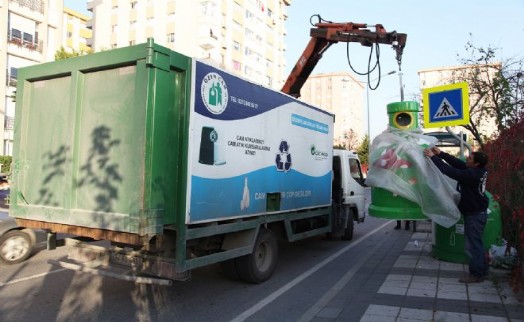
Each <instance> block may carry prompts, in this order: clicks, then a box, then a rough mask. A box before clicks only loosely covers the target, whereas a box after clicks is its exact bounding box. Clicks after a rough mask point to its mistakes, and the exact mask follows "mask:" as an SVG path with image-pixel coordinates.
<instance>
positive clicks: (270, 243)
mask: <svg viewBox="0 0 524 322" xmlns="http://www.w3.org/2000/svg"><path fill="white" fill-rule="evenodd" d="M277 258H278V243H277V238H276V237H275V234H273V232H272V231H271V230H269V229H261V230H260V232H259V233H258V237H257V241H256V242H255V247H254V248H253V253H251V254H249V255H246V256H242V257H239V258H237V259H236V260H235V261H236V263H235V264H236V265H235V266H236V269H237V273H238V277H239V278H240V279H241V280H243V281H246V282H250V283H255V284H258V283H262V282H264V281H265V280H267V279H269V277H271V274H273V271H274V270H275V267H276V264H277Z"/></svg>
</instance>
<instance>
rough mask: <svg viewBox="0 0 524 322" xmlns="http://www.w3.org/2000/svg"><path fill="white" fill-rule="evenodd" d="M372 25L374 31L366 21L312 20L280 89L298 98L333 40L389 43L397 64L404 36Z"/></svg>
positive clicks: (380, 26) (402, 47)
mask: <svg viewBox="0 0 524 322" xmlns="http://www.w3.org/2000/svg"><path fill="white" fill-rule="evenodd" d="M374 27H375V31H371V30H369V29H366V28H368V25H367V24H361V23H352V22H347V23H333V22H322V23H321V22H319V23H316V24H315V28H311V31H310V35H311V39H310V40H309V43H308V45H307V46H306V49H305V50H304V52H303V53H302V55H301V56H300V58H299V59H298V61H297V63H296V64H295V67H294V68H293V70H292V71H291V73H290V74H289V76H288V78H287V80H286V83H285V84H284V86H283V87H282V89H281V91H282V92H284V93H286V94H289V95H291V96H294V97H300V89H301V88H302V86H303V85H304V83H305V82H306V80H307V79H308V77H309V75H310V74H311V72H312V71H313V69H314V68H315V66H316V65H317V63H318V61H319V60H320V59H321V58H322V55H323V54H324V52H325V51H326V50H328V49H329V47H330V46H331V45H332V44H334V43H337V42H358V43H360V44H361V45H362V46H367V47H369V46H372V45H373V44H388V45H393V47H394V48H395V49H396V51H397V60H398V61H399V64H400V60H401V59H402V58H401V57H402V51H403V49H404V47H405V45H406V39H407V35H406V34H401V33H397V32H395V31H393V32H386V30H385V29H384V27H383V26H382V25H380V24H377V25H375V26H374Z"/></svg>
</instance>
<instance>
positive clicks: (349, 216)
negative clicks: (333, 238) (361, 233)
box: [342, 208, 355, 240]
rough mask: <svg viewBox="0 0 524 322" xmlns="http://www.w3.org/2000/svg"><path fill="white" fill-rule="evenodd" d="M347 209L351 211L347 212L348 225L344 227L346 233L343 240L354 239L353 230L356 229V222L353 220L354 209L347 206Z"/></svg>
mask: <svg viewBox="0 0 524 322" xmlns="http://www.w3.org/2000/svg"><path fill="white" fill-rule="evenodd" d="M345 211H347V212H349V213H348V214H347V225H346V227H345V228H344V233H343V235H342V239H343V240H352V239H353V231H354V229H355V222H354V221H353V220H354V219H353V218H354V217H353V212H354V209H352V208H345Z"/></svg>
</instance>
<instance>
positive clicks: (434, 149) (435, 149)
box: [431, 146, 440, 155]
mask: <svg viewBox="0 0 524 322" xmlns="http://www.w3.org/2000/svg"><path fill="white" fill-rule="evenodd" d="M431 151H433V153H434V154H435V155H439V154H440V149H439V148H437V147H436V146H434V147H432V148H431Z"/></svg>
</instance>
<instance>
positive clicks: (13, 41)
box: [7, 35, 43, 53]
mask: <svg viewBox="0 0 524 322" xmlns="http://www.w3.org/2000/svg"><path fill="white" fill-rule="evenodd" d="M7 44H8V45H12V46H13V47H15V46H16V47H18V48H27V50H29V51H36V52H39V53H42V45H43V42H42V41H39V42H38V43H36V42H34V41H27V40H22V39H20V38H17V37H12V36H11V35H8V37H7Z"/></svg>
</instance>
